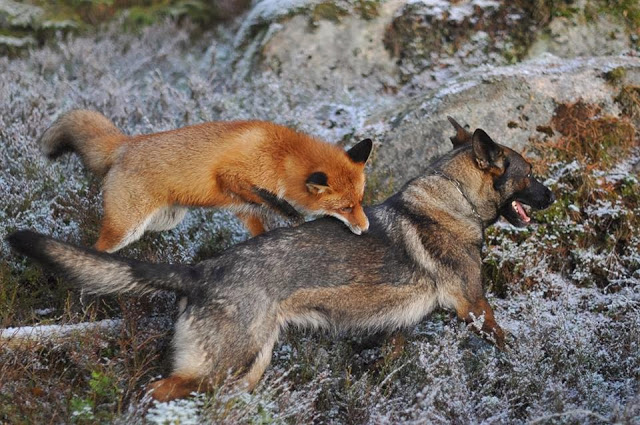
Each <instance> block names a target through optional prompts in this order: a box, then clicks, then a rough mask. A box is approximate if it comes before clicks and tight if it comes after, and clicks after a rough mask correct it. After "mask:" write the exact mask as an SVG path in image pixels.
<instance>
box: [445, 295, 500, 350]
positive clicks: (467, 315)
mask: <svg viewBox="0 0 640 425" xmlns="http://www.w3.org/2000/svg"><path fill="white" fill-rule="evenodd" d="M455 300H456V302H455V309H456V313H457V315H458V318H459V319H460V320H464V321H465V322H467V323H473V322H474V320H475V319H477V318H479V317H481V316H484V322H483V323H482V327H481V328H480V329H478V328H477V327H475V326H474V330H476V332H478V333H479V334H480V335H481V336H482V337H483V338H485V339H487V340H489V341H490V342H492V343H494V344H495V345H496V346H497V347H498V348H499V349H501V350H503V349H504V331H503V330H502V328H501V327H500V326H499V325H498V323H496V319H495V317H494V315H493V309H492V308H491V306H490V305H489V303H488V302H487V299H486V298H485V296H484V294H483V293H482V292H481V291H480V292H479V293H477V294H474V295H471V294H468V293H466V294H464V295H462V294H460V296H457V297H455Z"/></svg>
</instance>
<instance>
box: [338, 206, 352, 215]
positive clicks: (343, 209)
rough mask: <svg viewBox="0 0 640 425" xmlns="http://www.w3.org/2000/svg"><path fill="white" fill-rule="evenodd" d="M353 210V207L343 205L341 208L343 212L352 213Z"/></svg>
mask: <svg viewBox="0 0 640 425" xmlns="http://www.w3.org/2000/svg"><path fill="white" fill-rule="evenodd" d="M352 211H353V207H342V208H340V212H341V213H345V214H350V213H351V212H352Z"/></svg>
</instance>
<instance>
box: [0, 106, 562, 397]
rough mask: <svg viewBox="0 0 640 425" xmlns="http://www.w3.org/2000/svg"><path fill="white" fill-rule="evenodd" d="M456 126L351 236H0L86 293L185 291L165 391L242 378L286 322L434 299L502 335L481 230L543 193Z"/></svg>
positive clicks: (414, 310) (249, 381)
mask: <svg viewBox="0 0 640 425" xmlns="http://www.w3.org/2000/svg"><path fill="white" fill-rule="evenodd" d="M450 121H451V122H452V124H453V125H454V127H455V128H456V135H455V136H454V137H452V138H451V140H452V141H453V146H454V149H453V150H452V151H450V152H449V153H447V154H445V155H444V156H443V157H441V158H439V159H437V160H436V161H435V162H433V163H432V164H431V165H430V167H429V168H428V170H427V171H426V173H424V175H422V176H421V177H418V178H416V179H414V180H412V181H410V182H409V183H407V184H406V185H405V186H404V187H403V188H402V190H400V192H398V193H396V194H395V195H393V196H391V197H390V198H389V199H387V200H386V201H385V202H383V203H382V204H379V205H376V206H373V207H370V208H368V211H367V216H368V217H369V218H370V221H371V225H370V229H369V231H368V232H367V233H366V234H364V235H362V236H356V235H354V234H352V233H351V232H350V231H349V230H348V229H346V228H345V227H344V226H342V225H341V224H340V222H339V221H337V220H335V219H333V218H323V219H319V220H316V221H311V222H307V223H304V224H303V225H301V226H299V227H296V228H282V229H277V230H274V231H272V232H269V233H267V234H264V235H260V236H258V237H255V238H253V239H250V240H248V241H246V242H244V243H241V244H238V245H235V246H233V247H231V248H229V249H227V250H226V251H224V252H222V253H220V254H219V255H217V256H215V257H213V258H211V259H209V260H206V261H203V262H201V263H199V264H196V265H167V264H148V263H143V262H138V261H134V260H129V259H123V258H118V257H116V256H113V255H111V254H106V253H101V252H96V251H93V250H89V249H83V248H77V247H74V246H71V245H68V244H66V243H63V242H59V241H56V240H54V239H51V238H49V237H46V236H43V235H40V234H37V233H33V232H30V231H18V232H15V233H13V234H11V235H10V236H9V237H8V241H9V243H10V244H11V246H13V248H15V249H16V250H18V251H19V252H21V253H23V254H26V255H28V256H30V257H33V258H34V259H35V260H37V261H39V262H40V263H42V264H44V265H45V266H47V267H50V268H51V269H52V270H54V271H55V272H57V273H60V274H62V275H63V276H65V277H66V278H67V279H69V280H71V281H73V282H75V283H77V284H78V285H80V286H81V287H83V288H84V289H85V290H86V291H88V292H92V293H96V294H119V293H146V292H151V291H158V290H167V291H174V292H176V293H177V294H179V295H181V296H183V297H185V298H186V303H183V305H182V306H181V311H180V314H179V317H178V319H177V322H176V324H175V332H174V336H173V341H172V345H173V359H172V360H173V369H172V373H171V375H170V376H169V377H167V378H165V379H161V380H159V381H157V382H154V383H153V384H151V388H152V396H153V397H154V398H156V399H158V400H171V399H174V398H181V397H185V396H188V395H189V394H190V393H191V392H192V391H196V390H199V389H200V390H209V389H210V388H212V386H215V385H218V384H219V382H220V381H221V380H222V379H224V378H226V377H227V376H228V374H229V373H234V374H236V375H235V376H236V377H241V378H240V383H241V384H242V385H246V387H247V388H248V389H249V390H251V389H253V388H254V387H255V385H256V384H257V383H258V381H259V380H260V378H261V377H262V374H263V372H264V371H265V369H266V367H267V366H268V365H269V362H270V361H271V354H272V350H273V347H274V344H275V343H276V341H277V339H278V335H279V334H280V331H281V330H282V329H283V328H285V327H287V326H289V325H295V326H300V327H312V328H324V329H330V330H335V331H352V332H353V331H355V332H360V333H366V332H373V331H380V330H393V329H397V328H402V327H407V326H411V325H414V324H416V323H417V322H419V321H420V320H421V319H422V318H424V317H425V316H426V315H427V314H429V313H430V312H431V311H432V310H433V309H434V308H435V307H437V306H441V307H445V308H451V309H453V310H455V311H456V313H457V316H458V317H459V318H460V319H461V320H464V321H467V322H472V321H474V320H475V319H477V318H482V317H484V321H483V322H482V323H483V324H482V327H481V329H480V330H479V333H480V334H481V335H483V336H484V337H485V338H487V339H488V340H490V341H491V342H493V343H495V344H496V345H497V346H498V347H500V348H502V347H504V339H505V337H504V332H503V331H502V329H501V328H500V326H498V324H497V323H496V320H495V318H494V314H493V310H492V309H491V306H490V305H489V304H488V303H487V300H486V298H485V295H484V291H483V287H482V278H481V266H482V258H481V253H482V244H483V233H484V229H485V228H486V227H487V226H489V225H491V224H492V223H494V222H495V221H496V220H498V218H499V217H500V216H502V217H504V218H506V219H507V220H508V221H509V222H510V223H512V224H513V225H515V226H524V225H526V224H528V223H529V222H530V218H529V215H528V213H527V212H526V209H525V207H524V206H523V204H526V205H529V206H530V207H532V208H534V209H543V208H546V207H548V206H549V205H550V204H551V203H552V202H553V201H554V196H553V194H552V192H551V191H550V190H549V189H547V188H546V187H545V186H544V185H542V184H541V183H540V182H539V181H538V180H536V179H535V178H534V177H533V176H532V174H531V165H530V164H529V163H528V162H527V161H525V159H524V158H523V157H522V156H520V155H519V154H518V153H516V152H515V151H513V150H511V149H509V148H507V147H505V146H501V145H499V144H497V143H495V142H494V141H493V140H491V138H490V137H489V136H488V135H487V133H485V132H484V131H483V130H481V129H477V130H475V132H474V133H473V134H470V133H469V132H467V131H466V130H465V129H463V128H462V127H461V126H460V125H458V123H456V122H455V121H454V120H453V119H451V118H450Z"/></svg>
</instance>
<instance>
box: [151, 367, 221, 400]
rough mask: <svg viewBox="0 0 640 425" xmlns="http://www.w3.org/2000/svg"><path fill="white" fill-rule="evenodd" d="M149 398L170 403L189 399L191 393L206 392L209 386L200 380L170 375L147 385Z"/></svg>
mask: <svg viewBox="0 0 640 425" xmlns="http://www.w3.org/2000/svg"><path fill="white" fill-rule="evenodd" d="M149 389H150V390H151V397H153V398H154V399H155V400H158V401H170V400H174V399H176V398H185V397H189V396H190V395H191V393H193V392H199V391H208V389H209V384H208V383H207V382H206V381H205V380H203V379H202V378H193V377H189V376H182V375H179V374H171V375H170V376H169V377H168V378H165V379H160V380H159V381H156V382H153V383H151V384H150V385H149Z"/></svg>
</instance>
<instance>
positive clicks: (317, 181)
mask: <svg viewBox="0 0 640 425" xmlns="http://www.w3.org/2000/svg"><path fill="white" fill-rule="evenodd" d="M305 184H306V185H307V190H308V191H309V193H313V194H320V193H325V192H328V191H329V190H330V189H331V188H330V187H329V182H328V179H327V175H326V174H325V173H323V172H322V171H316V172H315V173H311V174H309V177H307V181H306V182H305Z"/></svg>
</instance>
